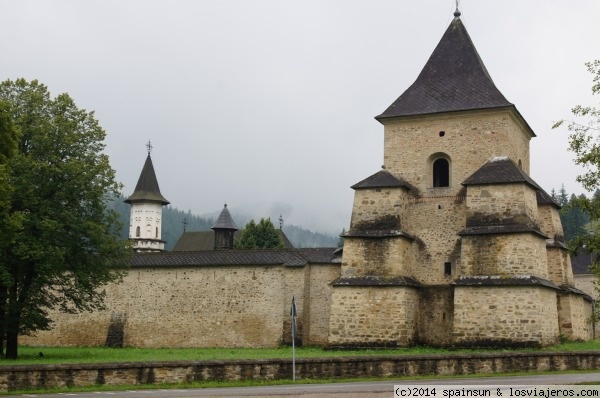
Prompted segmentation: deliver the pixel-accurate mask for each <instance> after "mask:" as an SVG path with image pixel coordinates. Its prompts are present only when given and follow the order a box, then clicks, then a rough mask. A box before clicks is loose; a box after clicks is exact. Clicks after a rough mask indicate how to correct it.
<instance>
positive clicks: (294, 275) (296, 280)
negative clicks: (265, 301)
mask: <svg viewBox="0 0 600 398" xmlns="http://www.w3.org/2000/svg"><path fill="white" fill-rule="evenodd" d="M282 269H283V273H282V282H283V286H282V299H281V302H280V303H279V311H280V314H281V315H280V316H281V319H283V330H282V334H281V337H280V341H281V342H283V343H286V344H288V343H289V344H291V342H292V318H291V316H290V309H291V307H292V297H293V298H295V301H296V309H297V310H298V316H297V317H296V338H297V340H298V341H297V342H298V343H300V342H303V341H304V339H303V337H304V326H305V325H306V324H307V323H308V322H310V319H308V315H309V314H308V312H307V311H306V306H305V304H306V302H307V301H308V300H310V298H309V297H306V296H305V293H306V290H305V288H304V283H305V282H306V276H305V274H306V269H305V267H283V268H282Z"/></svg>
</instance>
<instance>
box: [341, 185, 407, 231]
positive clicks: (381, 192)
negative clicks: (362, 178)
mask: <svg viewBox="0 0 600 398" xmlns="http://www.w3.org/2000/svg"><path fill="white" fill-rule="evenodd" d="M407 200H408V192H407V190H406V189H404V188H378V189H357V190H355V191H354V205H353V206H352V218H351V222H350V225H351V226H352V228H354V227H355V226H356V225H357V224H360V223H363V222H368V221H373V220H377V219H378V218H381V217H382V216H387V215H397V216H398V217H399V220H400V225H398V229H402V228H403V227H402V218H403V217H402V215H403V214H404V211H405V210H406V206H407Z"/></svg>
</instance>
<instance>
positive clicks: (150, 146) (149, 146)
mask: <svg viewBox="0 0 600 398" xmlns="http://www.w3.org/2000/svg"><path fill="white" fill-rule="evenodd" d="M146 148H147V149H148V155H150V152H152V148H153V147H152V143H151V142H150V140H148V143H147V144H146Z"/></svg>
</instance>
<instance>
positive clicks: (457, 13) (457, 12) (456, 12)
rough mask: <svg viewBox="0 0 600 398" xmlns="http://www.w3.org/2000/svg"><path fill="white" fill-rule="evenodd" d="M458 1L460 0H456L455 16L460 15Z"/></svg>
mask: <svg viewBox="0 0 600 398" xmlns="http://www.w3.org/2000/svg"><path fill="white" fill-rule="evenodd" d="M458 2H459V0H456V11H454V17H455V18H458V17H460V11H458Z"/></svg>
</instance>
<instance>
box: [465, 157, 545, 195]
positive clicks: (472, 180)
mask: <svg viewBox="0 0 600 398" xmlns="http://www.w3.org/2000/svg"><path fill="white" fill-rule="evenodd" d="M514 183H525V184H529V185H531V186H532V187H533V188H534V189H536V190H537V189H542V188H540V186H539V185H538V184H537V183H536V182H535V181H533V180H532V179H531V177H529V176H528V175H527V174H526V173H525V172H524V171H523V169H521V168H520V167H519V166H517V165H516V164H515V162H513V161H512V159H510V158H508V157H506V156H502V157H494V158H492V159H490V160H489V161H488V162H487V163H486V164H484V165H483V166H481V167H480V168H479V170H477V171H476V172H475V173H473V174H472V175H471V176H470V177H469V178H467V179H466V180H465V181H463V183H462V185H464V186H468V185H486V184H514Z"/></svg>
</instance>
